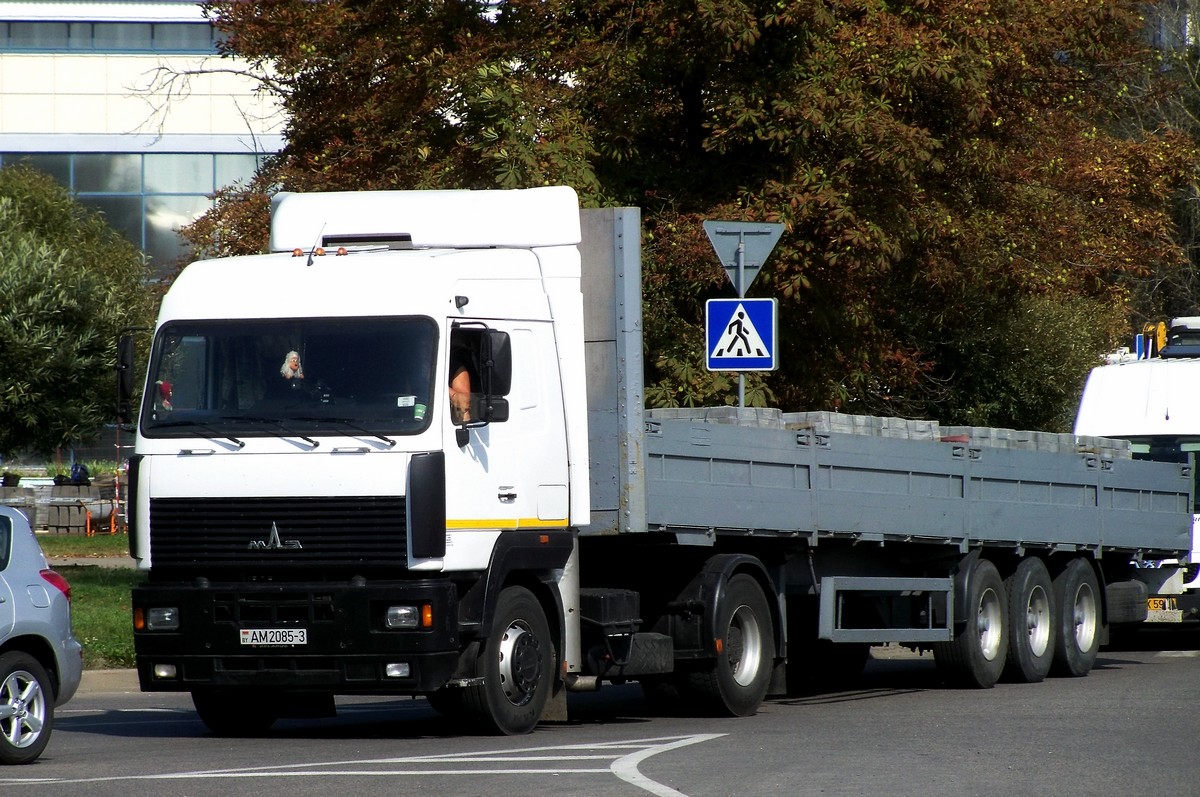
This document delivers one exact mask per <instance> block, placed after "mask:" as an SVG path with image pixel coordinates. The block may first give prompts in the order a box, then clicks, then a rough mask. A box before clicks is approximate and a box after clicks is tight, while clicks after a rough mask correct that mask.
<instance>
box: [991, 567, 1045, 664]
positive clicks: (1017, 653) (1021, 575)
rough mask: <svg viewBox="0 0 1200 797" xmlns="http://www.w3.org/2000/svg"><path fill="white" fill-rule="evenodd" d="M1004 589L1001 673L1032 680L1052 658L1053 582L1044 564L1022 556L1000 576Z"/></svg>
mask: <svg viewBox="0 0 1200 797" xmlns="http://www.w3.org/2000/svg"><path fill="white" fill-rule="evenodd" d="M1004 590H1005V592H1007V593H1008V621H1009V634H1008V659H1007V661H1006V662H1005V666H1004V674H1003V677H1004V678H1005V679H1006V680H1010V681H1020V682H1024V683H1028V684H1035V683H1038V682H1039V681H1041V680H1042V679H1043V678H1045V677H1046V674H1047V673H1049V672H1050V664H1051V662H1052V661H1053V660H1054V624H1055V613H1054V585H1053V584H1052V583H1051V581H1050V573H1049V571H1047V570H1046V565H1045V564H1044V563H1043V562H1042V560H1041V559H1038V558H1037V557H1036V556H1030V557H1026V558H1025V559H1022V560H1021V563H1020V564H1019V565H1017V569H1016V571H1015V572H1014V573H1013V574H1012V575H1011V576H1009V577H1008V578H1007V579H1005V580H1004Z"/></svg>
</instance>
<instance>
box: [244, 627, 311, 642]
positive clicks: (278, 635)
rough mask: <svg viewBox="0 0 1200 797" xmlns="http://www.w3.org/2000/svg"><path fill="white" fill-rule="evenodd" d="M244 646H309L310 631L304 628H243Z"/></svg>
mask: <svg viewBox="0 0 1200 797" xmlns="http://www.w3.org/2000/svg"><path fill="white" fill-rule="evenodd" d="M242 644H243V645H307V644H308V631H307V630H306V629H303V628H243V629H242Z"/></svg>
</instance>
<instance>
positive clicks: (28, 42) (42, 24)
mask: <svg viewBox="0 0 1200 797" xmlns="http://www.w3.org/2000/svg"><path fill="white" fill-rule="evenodd" d="M216 42H217V33H216V32H215V31H214V30H213V28H212V26H211V25H210V24H209V23H208V21H207V20H206V19H205V18H204V16H203V14H202V13H201V10H200V8H199V6H198V5H197V4H196V3H195V2H193V0H147V1H146V2H36V1H34V2H6V1H2V0H0V165H9V164H11V163H14V162H19V161H28V162H29V163H31V164H32V165H33V166H35V167H37V168H39V169H41V170H43V171H45V172H48V173H49V174H51V175H53V176H54V177H55V178H56V179H58V180H59V181H60V182H61V183H62V184H63V185H65V186H67V187H68V188H70V189H71V190H72V191H73V192H74V193H75V194H76V196H77V197H78V198H79V199H80V200H81V201H82V202H84V203H85V204H87V205H90V206H92V207H95V208H97V209H99V210H101V211H103V212H104V214H105V216H106V217H107V219H108V221H109V223H110V224H112V225H113V226H114V227H116V228H117V229H119V230H121V231H123V232H124V233H125V234H126V235H128V236H129V239H130V240H131V241H133V242H134V243H135V244H137V245H139V246H141V247H142V249H143V250H144V251H145V252H146V254H147V255H149V256H150V258H151V262H152V263H153V264H154V266H155V269H156V273H158V274H160V275H162V274H165V273H169V272H170V271H172V270H173V267H174V265H175V264H176V262H177V261H178V260H179V259H180V258H181V257H184V256H185V255H186V252H185V251H184V244H183V242H182V241H181V240H180V238H179V237H178V235H177V230H178V229H179V228H180V226H182V225H185V224H188V223H190V222H191V221H193V220H194V219H195V218H196V217H197V216H199V215H200V214H201V213H203V212H204V211H205V210H206V209H207V208H208V207H210V206H211V204H212V203H211V199H210V197H211V195H212V193H213V192H214V191H215V190H216V189H217V188H220V187H222V186H225V185H229V184H232V183H234V182H237V181H240V180H244V179H246V178H248V177H249V176H250V175H252V174H253V172H254V169H255V166H256V164H257V163H258V161H259V159H260V158H261V157H262V156H263V155H265V154H269V153H272V152H275V151H277V150H278V149H280V148H281V147H282V146H283V138H282V136H281V135H280V134H279V131H280V130H281V128H282V123H283V116H282V114H280V113H279V111H278V109H277V107H276V106H275V104H274V103H273V102H272V101H271V99H270V98H269V97H266V96H265V95H262V94H259V93H257V92H256V83H255V82H254V81H253V80H251V79H249V78H247V77H245V76H243V75H239V74H236V70H238V69H240V68H241V67H242V66H243V65H242V64H239V63H238V62H236V61H231V60H228V59H221V58H218V57H217V56H216ZM204 70H217V71H213V72H211V73H208V74H203V71H204ZM197 71H199V72H201V74H196V72H197ZM172 76H174V77H173V79H172Z"/></svg>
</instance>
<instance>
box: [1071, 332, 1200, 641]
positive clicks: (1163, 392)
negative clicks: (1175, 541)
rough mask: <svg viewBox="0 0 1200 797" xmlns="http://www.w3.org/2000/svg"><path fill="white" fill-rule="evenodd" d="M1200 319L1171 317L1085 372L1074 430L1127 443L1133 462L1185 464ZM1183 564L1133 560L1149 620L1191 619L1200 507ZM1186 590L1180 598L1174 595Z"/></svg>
mask: <svg viewBox="0 0 1200 797" xmlns="http://www.w3.org/2000/svg"><path fill="white" fill-rule="evenodd" d="M1197 396H1200V317H1184V318H1175V319H1172V321H1171V323H1170V324H1169V325H1164V326H1163V327H1162V329H1161V330H1151V331H1149V333H1148V334H1147V335H1145V336H1139V345H1138V346H1137V347H1136V349H1135V351H1133V352H1131V351H1130V350H1129V349H1121V350H1118V351H1116V352H1114V353H1112V354H1110V355H1108V357H1107V358H1106V362H1105V364H1104V365H1101V366H1098V367H1096V368H1094V369H1092V372H1091V373H1090V374H1089V376H1088V379H1087V383H1086V385H1085V386H1084V390H1083V396H1082V398H1081V399H1080V402H1079V412H1078V414H1077V416H1076V419H1075V434H1076V435H1084V436H1094V437H1107V438H1114V439H1123V440H1128V441H1129V444H1130V447H1131V449H1132V452H1133V456H1134V458H1136V459H1149V460H1157V461H1161V462H1179V463H1189V462H1190V463H1191V464H1192V470H1193V474H1196V473H1197V470H1196V467H1195V466H1196V459H1197V457H1196V452H1200V402H1197V400H1196V397H1197ZM1193 511H1194V514H1193V525H1192V543H1191V554H1190V557H1189V563H1186V566H1184V567H1180V562H1179V561H1178V560H1175V559H1170V560H1147V561H1142V562H1139V563H1138V564H1139V568H1138V571H1137V574H1138V577H1139V578H1140V579H1142V580H1144V581H1145V582H1146V584H1147V587H1148V589H1149V592H1150V595H1151V597H1150V601H1151V604H1150V611H1149V616H1150V619H1151V620H1158V621H1168V622H1169V621H1177V620H1179V619H1183V618H1184V617H1185V615H1186V616H1191V617H1193V618H1196V615H1197V607H1196V606H1195V605H1194V604H1195V602H1196V597H1197V593H1198V592H1200V572H1198V570H1200V508H1194V510H1193ZM1180 595H1187V596H1188V599H1187V600H1184V601H1182V602H1181V601H1180V599H1179V598H1177V597H1174V596H1180Z"/></svg>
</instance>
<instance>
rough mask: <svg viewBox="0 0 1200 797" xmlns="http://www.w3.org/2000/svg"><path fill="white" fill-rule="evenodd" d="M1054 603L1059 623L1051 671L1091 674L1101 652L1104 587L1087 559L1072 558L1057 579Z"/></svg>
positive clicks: (1068, 673) (1067, 674)
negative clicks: (1101, 606) (1097, 655)
mask: <svg viewBox="0 0 1200 797" xmlns="http://www.w3.org/2000/svg"><path fill="white" fill-rule="evenodd" d="M1054 601H1055V604H1056V605H1057V607H1058V623H1057V628H1056V631H1057V633H1056V634H1055V637H1056V639H1055V644H1054V662H1053V664H1051V666H1050V672H1051V673H1052V674H1053V675H1060V676H1069V677H1073V678H1079V677H1081V676H1084V675H1087V674H1088V673H1089V672H1091V670H1092V666H1093V665H1094V664H1095V663H1096V654H1097V653H1098V652H1099V650H1100V585H1099V583H1097V581H1096V573H1095V571H1094V570H1092V566H1091V564H1089V563H1088V561H1087V560H1086V559H1084V558H1082V557H1076V558H1074V559H1072V560H1071V561H1070V562H1068V563H1067V566H1066V567H1065V568H1063V571H1062V572H1061V573H1059V574H1058V577H1057V578H1055V579H1054Z"/></svg>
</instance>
